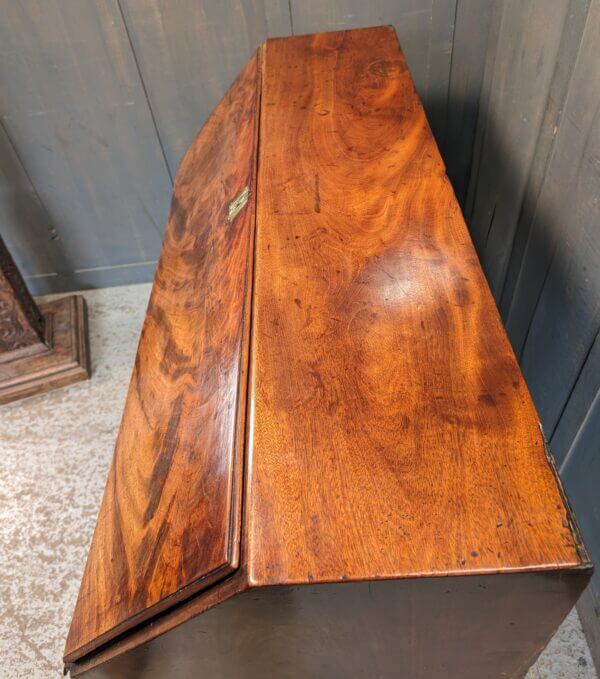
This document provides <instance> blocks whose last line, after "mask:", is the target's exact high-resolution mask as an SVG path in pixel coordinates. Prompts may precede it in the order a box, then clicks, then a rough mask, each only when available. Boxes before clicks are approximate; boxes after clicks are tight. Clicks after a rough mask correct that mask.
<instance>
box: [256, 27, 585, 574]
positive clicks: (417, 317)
mask: <svg viewBox="0 0 600 679" xmlns="http://www.w3.org/2000/svg"><path fill="white" fill-rule="evenodd" d="M263 63H264V73H263V90H262V107H261V132H260V150H259V158H260V167H259V182H258V198H257V241H256V254H255V289H254V313H253V340H252V356H251V386H250V391H249V398H250V399H251V412H252V429H251V441H250V444H249V446H250V449H249V453H248V459H249V470H248V475H249V478H250V480H251V483H249V485H248V492H247V505H246V517H247V521H248V540H247V550H248V554H247V562H248V571H249V580H250V582H251V583H252V584H253V585H264V584H277V583H285V584H289V583H307V582H331V581H343V580H363V579H374V578H395V577H416V576H424V575H448V574H451V573H454V574H461V573H476V572H484V571H491V572H495V571H503V572H506V571H516V570H531V569H536V570H543V569H556V568H567V567H572V566H577V565H579V564H580V563H581V558H580V555H579V553H578V546H577V544H576V541H575V539H574V537H573V532H572V530H571V526H570V523H569V518H570V517H569V515H568V513H567V510H566V508H565V505H564V503H563V499H562V497H561V493H560V490H559V487H558V485H557V480H556V478H555V476H554V473H553V471H552V469H551V467H550V466H549V464H548V460H547V458H546V454H545V451H544V444H543V438H542V434H541V431H540V428H539V426H538V417H537V414H536V411H535V408H534V406H533V403H532V401H531V398H530V396H529V392H528V390H527V387H526V385H525V382H524V380H523V377H522V375H521V372H520V370H519V367H518V365H517V362H516V360H515V358H514V355H513V352H512V350H511V347H510V345H509V342H508V340H507V337H506V334H505V332H504V330H503V328H502V325H501V322H500V318H499V315H498V313H497V310H496V307H495V305H494V302H493V299H492V297H491V295H490V291H489V289H488V286H487V283H486V281H485V278H484V276H483V273H482V271H481V268H480V266H479V262H478V260H477V256H476V254H475V251H474V249H473V246H472V243H471V240H470V238H469V234H468V232H467V229H466V226H465V223H464V221H463V218H462V215H461V213H460V209H459V207H458V204H457V202H456V199H455V197H454V193H453V191H452V187H451V185H450V183H449V181H448V178H447V177H446V174H445V171H444V165H443V163H442V160H441V158H440V155H439V152H438V149H437V147H436V144H435V142H434V139H433V137H432V135H431V132H430V129H429V126H428V124H427V121H426V118H425V115H424V113H423V109H422V107H421V104H420V102H419V99H418V97H417V95H416V93H415V90H414V87H413V83H412V80H411V76H410V73H409V71H408V69H407V66H406V61H405V59H404V57H403V55H402V53H401V51H400V48H399V46H398V43H397V41H396V37H395V34H394V31H393V29H392V28H376V29H366V30H360V31H350V32H339V33H324V34H317V35H314V36H304V37H297V38H288V39H279V40H271V41H269V42H268V43H267V44H266V47H265V50H264V57H263Z"/></svg>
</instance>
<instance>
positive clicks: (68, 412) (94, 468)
mask: <svg viewBox="0 0 600 679" xmlns="http://www.w3.org/2000/svg"><path fill="white" fill-rule="evenodd" d="M149 292H150V286H149V285H136V286H127V287H120V288H108V289H104V290H95V291H91V292H86V293H85V297H86V299H87V300H88V305H89V312H90V337H91V351H92V363H93V377H92V379H91V380H90V381H88V382H83V383H80V384H77V385H73V386H71V387H67V388H65V389H62V390H58V391H55V392H52V393H49V394H45V395H43V396H37V397H33V398H30V399H28V400H25V401H22V402H20V403H15V404H11V405H9V406H3V407H2V408H0V679H3V678H4V677H29V678H37V677H44V678H47V677H57V678H58V677H60V676H62V663H61V655H62V650H63V645H64V639H65V636H66V633H67V628H68V625H69V621H70V617H71V612H72V610H73V607H74V604H75V598H76V596H77V590H78V587H79V581H80V578H81V573H82V570H83V566H84V562H85V558H86V555H87V550H88V545H89V542H90V539H91V536H92V531H93V528H94V524H95V520H96V513H97V511H98V506H99V503H100V499H101V496H102V491H103V489H104V482H105V480H106V475H107V470H108V465H109V462H110V459H111V457H112V451H113V446H114V442H115V437H116V433H117V429H118V426H119V421H120V418H121V412H122V408H123V402H124V399H125V393H126V389H127V385H128V382H129V377H130V373H131V367H132V364H133V359H134V355H135V350H136V347H137V340H138V336H139V332H140V328H141V323H142V320H143V317H144V313H145V309H146V303H147V299H148V294H149ZM550 678H553V679H596V673H595V671H594V668H593V665H592V660H591V656H590V653H589V650H588V647H587V645H586V642H585V638H584V636H583V633H582V631H581V626H580V624H579V619H578V617H577V614H576V613H575V612H572V613H571V614H570V616H569V617H568V618H567V620H566V621H565V622H564V624H563V625H562V627H561V628H560V629H559V630H558V632H557V633H556V635H555V637H554V639H553V640H552V641H551V643H550V644H549V646H548V648H547V649H546V650H545V651H544V653H543V654H542V655H541V657H540V658H539V660H538V662H537V663H536V664H535V666H534V667H533V668H532V669H531V671H530V673H529V675H528V679H550ZM274 679H276V678H274Z"/></svg>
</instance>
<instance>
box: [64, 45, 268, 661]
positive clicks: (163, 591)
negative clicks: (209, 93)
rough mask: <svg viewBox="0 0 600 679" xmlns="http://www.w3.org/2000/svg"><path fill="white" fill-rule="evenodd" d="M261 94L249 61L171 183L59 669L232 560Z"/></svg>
mask: <svg viewBox="0 0 600 679" xmlns="http://www.w3.org/2000/svg"><path fill="white" fill-rule="evenodd" d="M257 97H258V68H257V60H256V58H253V59H252V60H251V61H250V62H249V63H248V64H247V66H246V68H245V69H244V70H243V72H242V73H241V74H240V76H239V77H238V79H237V80H236V81H235V83H234V84H233V85H232V87H231V88H230V90H229V91H228V93H227V95H226V96H225V97H224V99H223V100H222V101H221V103H220V104H219V106H218V107H217V109H216V110H215V112H214V114H213V115H212V116H211V118H210V119H209V120H208V122H207V124H206V125H205V127H204V128H203V130H202V132H201V133H200V135H199V136H198V137H197V139H196V140H195V142H194V144H193V145H192V147H191V148H190V150H189V151H188V153H187V154H186V157H185V158H184V160H183V162H182V165H181V168H180V171H179V174H178V176H177V180H176V184H175V189H174V195H173V203H172V208H171V216H170V219H169V224H168V227H167V233H166V237H165V241H164V244H163V250H162V254H161V258H160V262H159V267H158V271H157V274H156V278H155V282H154V287H153V290H152V295H151V298H150V303H149V307H148V312H147V316H146V320H145V323H144V328H143V331H142V337H141V340H140V346H139V349H138V354H137V358H136V363H135V368H134V372H133V376H132V381H131V386H130V389H129V393H128V397H127V401H126V406H125V412H124V416H123V422H122V426H121V430H120V434H119V438H118V441H117V446H116V450H115V456H114V459H113V464H112V467H111V470H110V474H109V478H108V483H107V486H106V491H105V496H104V499H103V502H102V506H101V509H100V514H99V517H98V524H97V527H96V532H95V534H94V538H93V542H92V546H91V550H90V554H89V558H88V562H87V565H86V569H85V572H84V576H83V581H82V585H81V590H80V594H79V599H78V602H77V606H76V609H75V614H74V618H73V623H72V626H71V630H70V633H69V637H68V640H67V647H66V659H67V661H68V660H69V658H70V657H72V656H73V655H74V654H75V655H76V654H79V655H80V654H81V653H83V652H86V651H89V650H90V649H92V648H94V647H96V646H98V645H99V644H101V643H103V642H104V641H106V640H107V639H108V638H110V637H114V636H115V635H117V634H119V633H120V632H122V631H123V630H125V629H127V628H129V627H131V626H132V625H134V624H136V623H139V622H140V621H141V620H143V619H145V618H146V617H148V616H149V615H151V614H156V613H157V612H158V611H160V610H161V609H163V608H165V607H168V606H171V605H173V604H174V603H176V602H177V601H179V600H181V599H182V598H185V597H187V596H190V594H192V593H193V592H196V591H198V590H199V589H201V588H203V587H206V586H207V585H208V584H210V583H213V582H214V581H215V580H217V579H219V578H222V577H223V576H225V575H227V574H228V573H230V572H232V571H233V570H234V569H235V568H236V567H237V565H238V560H239V539H240V516H239V508H240V507H239V504H240V503H239V498H240V493H239V491H238V490H237V485H238V483H239V481H240V479H239V475H240V472H241V464H240V456H241V453H242V446H241V445H240V444H241V441H242V437H243V433H244V421H243V415H244V412H245V406H244V402H245V391H244V388H245V384H246V378H245V365H246V362H247V359H246V352H247V341H248V331H249V328H248V322H247V316H248V314H249V304H248V296H249V293H250V286H249V281H250V273H251V261H252V243H253V228H254V208H253V204H254V174H255V160H256V129H257V105H258V102H257ZM245 187H249V189H250V193H251V198H250V200H249V201H248V202H247V203H246V205H245V206H244V207H243V208H242V210H241V211H240V212H239V214H238V215H237V216H236V217H235V218H234V219H232V220H228V205H229V203H230V202H231V201H232V200H233V199H235V198H236V197H237V196H238V195H239V194H240V192H242V190H243V189H244V188H245ZM107 555H110V557H107Z"/></svg>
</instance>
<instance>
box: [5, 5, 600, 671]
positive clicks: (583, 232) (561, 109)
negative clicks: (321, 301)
mask: <svg viewBox="0 0 600 679" xmlns="http://www.w3.org/2000/svg"><path fill="white" fill-rule="evenodd" d="M0 11H1V14H0V16H1V17H2V19H1V20H0V230H1V232H2V235H3V236H4V238H5V240H6V242H7V244H8V245H9V247H10V248H11V250H12V252H13V254H14V256H15V259H16V260H17V262H18V264H19V266H20V267H21V269H22V271H23V273H24V274H25V276H26V277H27V281H28V284H29V286H30V287H31V289H32V291H33V292H36V293H40V292H48V291H60V290H70V289H78V288H84V287H96V286H104V285H114V284H119V283H129V282H138V281H147V280H151V278H152V275H153V271H154V265H155V261H156V258H157V256H158V252H159V247H160V243H161V237H162V232H163V229H164V225H165V221H166V216H167V211H168V206H169V201H170V194H171V187H172V180H173V176H174V175H175V173H176V170H177V165H178V163H179V161H180V159H181V157H182V155H183V153H184V151H185V149H186V148H187V146H188V145H189V144H190V142H191V140H192V138H193V137H194V136H195V134H196V133H197V131H198V129H199V128H200V127H201V126H202V124H203V122H204V121H205V119H206V118H207V116H208V114H209V113H210V111H211V110H212V109H213V108H214V106H215V104H216V103H217V102H218V100H219V99H220V97H221V96H222V94H223V93H224V92H225V90H226V88H227V87H228V85H229V84H230V83H231V81H232V80H233V78H234V77H235V75H236V74H237V72H238V71H239V69H240V67H241V66H242V64H243V63H244V62H245V61H246V59H247V58H248V57H249V55H250V54H251V52H252V51H253V50H254V49H255V48H256V47H257V45H259V44H260V43H261V42H262V41H263V40H265V38H267V37H269V36H277V35H289V34H299V33H305V32H311V31H322V30H336V29H341V28H350V27H357V26H367V25H376V24H387V23H391V24H393V25H394V26H395V27H396V30H397V32H398V35H399V37H400V41H401V44H402V46H403V48H404V51H405V53H406V56H407V59H408V62H409V65H410V67H411V70H412V73H413V76H414V79H415V83H416V86H417V89H418V91H419V94H420V95H421V98H422V100H423V103H424V105H425V108H426V111H427V114H428V116H429V119H430V122H431V125H432V128H433V131H434V134H435V136H436V139H437V140H438V143H439V145H440V148H441V150H442V154H443V155H444V158H445V160H446V165H447V168H448V174H449V175H450V178H451V180H452V182H453V185H454V187H455V190H456V193H457V196H458V198H459V200H460V202H461V204H462V205H463V208H464V211H465V216H466V218H467V222H468V223H469V227H470V229H471V233H472V236H473V240H474V242H475V244H476V247H477V250H478V253H479V256H480V259H481V262H482V265H483V267H484V270H485V272H486V275H487V276H488V280H489V282H490V286H491V288H492V291H493V293H494V295H495V298H496V300H497V303H498V305H499V307H500V309H501V313H502V316H503V319H504V321H505V324H506V327H507V329H508V332H509V336H510V338H511V341H512V343H513V346H514V348H515V352H516V354H517V356H518V357H519V359H520V361H521V365H522V367H523V370H524V373H525V377H526V379H527V381H528V383H529V386H530V388H531V391H532V394H533V397H534V400H535V402H536V405H537V407H538V409H539V412H540V418H541V420H542V423H543V426H544V429H545V432H546V435H547V437H548V438H549V440H550V444H551V447H552V448H553V450H554V453H555V455H556V457H557V461H558V463H559V465H560V467H561V472H562V474H563V477H564V480H565V483H566V486H567V490H568V491H569V493H570V495H571V497H572V500H573V503H574V505H575V509H576V511H577V514H578V516H579V518H580V521H581V525H582V529H583V532H584V537H585V538H586V542H587V545H588V548H589V549H590V551H591V554H592V557H593V559H594V560H595V561H596V563H597V564H598V565H599V570H598V572H597V574H596V575H595V576H594V581H593V583H592V586H591V587H590V588H589V589H588V591H587V593H586V594H585V595H584V597H583V598H582V602H581V605H580V610H581V614H582V617H583V621H584V626H585V629H586V633H587V634H588V637H589V639H590V641H591V642H592V650H593V653H594V654H595V656H596V660H597V662H600V396H599V394H600V335H599V330H600V41H599V40H598V35H599V34H600V0H553V1H552V2H551V3H549V2H548V0H371V1H370V2H361V0H218V2H217V0H85V2H84V1H82V0H19V2H14V0H0Z"/></svg>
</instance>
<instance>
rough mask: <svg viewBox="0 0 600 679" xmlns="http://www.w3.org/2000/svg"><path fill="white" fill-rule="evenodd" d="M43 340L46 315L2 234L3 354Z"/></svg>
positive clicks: (0, 341)
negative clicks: (26, 284) (25, 281)
mask: <svg viewBox="0 0 600 679" xmlns="http://www.w3.org/2000/svg"><path fill="white" fill-rule="evenodd" d="M43 341H44V318H43V316H42V315H41V313H40V311H39V309H38V308H37V306H36V304H35V302H34V301H33V298H32V297H31V295H30V294H29V291H28V290H27V288H26V286H25V283H24V282H23V278H22V277H21V274H20V273H19V270H18V269H17V267H16V266H15V263H14V261H13V258H12V257H11V254H10V252H9V251H8V248H7V247H6V245H4V241H3V240H2V238H0V354H2V353H4V352H8V351H15V350H17V349H24V348H25V347H29V346H31V345H34V344H40V343H41V342H43Z"/></svg>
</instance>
